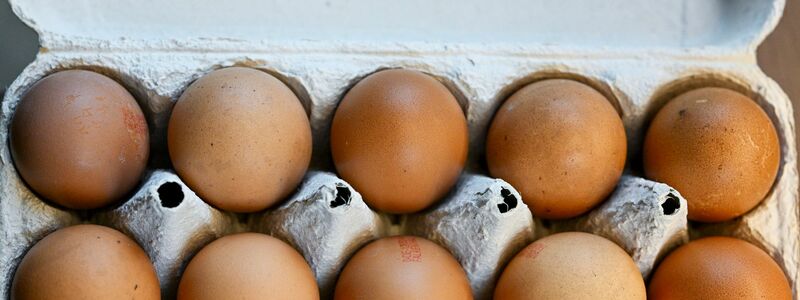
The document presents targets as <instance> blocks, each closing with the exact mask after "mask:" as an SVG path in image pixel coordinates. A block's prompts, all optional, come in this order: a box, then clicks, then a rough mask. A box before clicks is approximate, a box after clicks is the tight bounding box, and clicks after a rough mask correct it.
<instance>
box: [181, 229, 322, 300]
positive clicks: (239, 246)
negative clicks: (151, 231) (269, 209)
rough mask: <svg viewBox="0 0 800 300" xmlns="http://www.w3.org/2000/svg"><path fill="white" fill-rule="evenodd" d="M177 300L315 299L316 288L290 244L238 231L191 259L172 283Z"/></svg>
mask: <svg viewBox="0 0 800 300" xmlns="http://www.w3.org/2000/svg"><path fill="white" fill-rule="evenodd" d="M181 299H192V300H204V299H214V300H216V299H298V300H302V299H319V290H318V288H317V282H316V281H315V279H314V274H313V273H312V272H311V268H310V267H309V266H308V264H307V263H306V261H305V260H304V259H303V256H301V255H300V253H297V251H296V250H294V248H292V247H291V246H289V245H288V244H286V243H284V242H282V241H281V240H278V239H276V238H273V237H271V236H268V235H264V234H259V233H240V234H234V235H229V236H225V237H222V238H220V239H218V240H216V241H214V242H212V243H211V244H208V246H205V247H204V248H203V249H202V250H200V252H198V253H197V255H195V257H194V258H192V260H191V261H190V262H189V265H188V266H186V270H185V271H184V272H183V275H182V277H181V283H180V285H179V287H178V300H181Z"/></svg>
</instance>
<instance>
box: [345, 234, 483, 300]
mask: <svg viewBox="0 0 800 300" xmlns="http://www.w3.org/2000/svg"><path fill="white" fill-rule="evenodd" d="M334 299H336V300H347V299H372V300H390V299H397V300H401V299H438V300H448V299H459V300H462V299H472V292H471V290H470V285H469V281H468V280H467V275H466V273H464V269H462V268H461V265H460V264H459V263H458V261H456V259H455V258H453V256H452V255H450V252H448V251H447V250H445V249H444V248H442V247H441V246H439V245H437V244H436V243H434V242H431V241H429V240H426V239H423V238H419V237H414V236H395V237H387V238H382V239H379V240H376V241H373V242H371V243H369V244H367V245H366V246H364V248H362V249H361V250H359V251H358V252H356V254H355V255H354V256H353V257H352V258H350V261H348V262H347V265H345V267H344V269H343V270H342V273H341V274H340V275H339V280H338V281H337V282H336V291H335V292H334Z"/></svg>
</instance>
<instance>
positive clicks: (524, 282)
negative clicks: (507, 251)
mask: <svg viewBox="0 0 800 300" xmlns="http://www.w3.org/2000/svg"><path fill="white" fill-rule="evenodd" d="M494 299H495V300H513V299H618V300H625V299H646V291H645V286H644V280H643V279H642V275H641V273H639V268H638V267H637V266H636V264H635V263H634V262H633V259H631V257H630V256H628V253H626V252H625V250H622V248H620V247H619V246H617V245H616V244H614V243H613V242H611V241H609V240H607V239H605V238H602V237H599V236H596V235H593V234H588V233H583V232H565V233H557V234H554V235H550V236H547V237H545V238H542V239H540V240H537V241H536V242H533V243H532V244H530V245H528V246H527V247H525V249H522V251H520V252H519V254H517V256H515V257H514V258H513V259H512V260H511V262H510V263H509V264H508V266H506V269H505V270H504V271H503V274H502V275H501V276H500V280H499V281H498V282H497V286H496V287H495V291H494Z"/></svg>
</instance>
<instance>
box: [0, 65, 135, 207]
mask: <svg viewBox="0 0 800 300" xmlns="http://www.w3.org/2000/svg"><path fill="white" fill-rule="evenodd" d="M10 148H11V156H12V157H13V159H14V164H15V165H16V167H17V171H19V174H20V176H21V177H22V179H23V180H24V181H25V183H27V184H28V186H30V188H31V189H32V190H33V191H34V192H36V193H37V194H39V195H41V196H42V197H43V198H45V199H47V200H50V201H52V202H55V203H56V204H59V205H61V206H64V207H67V208H73V209H94V208H100V207H104V206H107V205H110V204H112V203H114V202H116V201H119V200H121V198H123V197H124V196H125V195H127V194H128V193H129V192H131V190H132V189H133V188H134V187H136V185H137V184H138V183H139V181H140V179H141V176H142V173H143V172H144V169H145V166H146V165H147V158H148V155H149V153H150V139H149V134H148V131H147V122H146V121H145V118H144V114H143V113H142V110H141V108H139V105H138V104H137V103H136V100H135V99H134V98H133V96H131V94H130V93H128V91H127V90H125V88H124V87H122V86H121V85H120V84H119V83H117V82H115V81H114V80H112V79H110V78H108V77H106V76H103V75H100V74H97V73H94V72H90V71H83V70H71V71H62V72H58V73H55V74H52V75H50V76H47V77H45V78H44V79H42V80H39V82H37V83H36V84H35V85H34V86H33V87H31V89H30V91H28V93H27V94H25V96H24V97H23V98H22V100H20V102H19V104H18V105H17V108H16V111H15V113H14V117H13V120H11V128H10Z"/></svg>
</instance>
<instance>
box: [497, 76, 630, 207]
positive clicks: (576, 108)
mask: <svg viewBox="0 0 800 300" xmlns="http://www.w3.org/2000/svg"><path fill="white" fill-rule="evenodd" d="M626 154H627V142H626V138H625V128H624V126H623V125H622V120H621V119H620V117H619V115H618V114H617V111H616V110H615V109H614V107H613V106H612V105H611V103H610V102H609V100H608V99H606V97H605V96H603V94H601V93H600V92H598V91H597V90H595V89H593V88H592V87H590V86H588V85H585V84H583V83H580V82H577V81H573V80H567V79H550V80H543V81H538V82H535V83H532V84H529V85H527V86H525V87H523V88H522V89H520V90H519V91H517V92H516V93H514V94H513V95H511V97H510V98H508V100H506V101H505V103H503V105H502V106H501V107H500V109H499V110H498V111H497V114H496V115H495V116H494V119H493V120H492V124H491V126H490V127H489V133H488V136H487V138H486V162H487V164H488V167H489V173H490V174H491V175H492V176H494V177H499V178H502V179H504V180H505V181H508V182H509V183H510V184H511V185H513V186H514V187H515V188H517V190H519V192H520V193H521V194H522V199H523V201H524V202H525V204H527V205H528V206H529V207H530V208H531V212H532V213H533V214H534V215H535V216H537V217H540V218H544V219H564V218H570V217H575V216H578V215H580V214H583V213H585V212H586V211H588V210H589V209H591V208H593V207H594V206H596V205H597V204H599V203H601V202H602V201H603V200H605V199H606V197H608V195H609V194H610V193H611V192H612V191H613V190H614V187H615V186H616V184H617V182H618V181H619V178H620V176H621V175H622V170H623V168H624V167H625V156H626Z"/></svg>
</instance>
